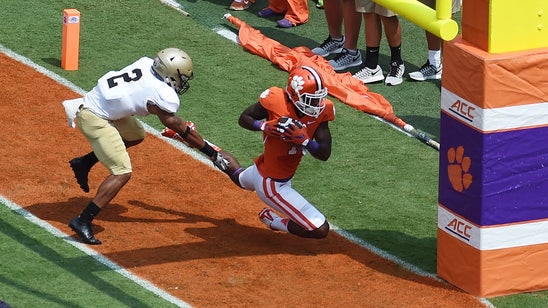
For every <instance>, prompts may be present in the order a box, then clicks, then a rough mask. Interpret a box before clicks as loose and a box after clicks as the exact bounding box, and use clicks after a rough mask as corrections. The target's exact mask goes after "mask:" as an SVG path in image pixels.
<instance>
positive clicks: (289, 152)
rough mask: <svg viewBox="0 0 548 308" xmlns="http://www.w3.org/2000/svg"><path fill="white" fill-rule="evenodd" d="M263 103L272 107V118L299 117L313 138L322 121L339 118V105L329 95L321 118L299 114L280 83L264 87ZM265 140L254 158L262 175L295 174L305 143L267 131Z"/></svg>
mask: <svg viewBox="0 0 548 308" xmlns="http://www.w3.org/2000/svg"><path fill="white" fill-rule="evenodd" d="M259 103H260V104H261V105H262V106H263V107H264V108H265V109H266V110H268V119H267V120H268V121H270V120H274V119H278V118H280V117H282V116H288V117H291V118H293V119H298V120H299V121H301V122H302V123H303V124H305V125H306V132H307V133H308V136H310V138H313V136H314V133H315V132H316V129H317V128H318V125H320V123H322V122H325V121H333V120H334V119H335V106H334V105H333V102H332V101H330V100H328V99H326V101H325V109H324V110H323V112H322V113H321V114H320V116H319V117H318V118H313V117H310V116H307V115H305V116H304V117H302V118H299V117H298V115H297V112H296V111H295V106H294V105H293V103H292V102H291V100H290V99H289V97H288V96H287V95H286V93H285V89H282V88H279V87H271V88H269V89H267V90H266V91H264V92H263V93H262V94H261V96H260V98H259ZM263 143H264V152H263V154H262V155H261V156H259V157H257V158H255V160H254V161H255V164H256V165H257V169H258V170H259V172H260V173H261V175H262V176H263V177H265V178H266V177H269V178H273V179H278V180H285V179H289V178H291V177H292V176H293V175H294V174H295V172H296V171H297V168H298V167H299V163H300V162H301V159H302V157H303V155H304V153H305V152H304V149H303V147H302V146H299V145H295V144H292V143H290V142H287V141H284V140H282V139H280V138H276V137H272V136H267V135H266V134H264V133H263Z"/></svg>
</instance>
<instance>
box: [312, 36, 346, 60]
mask: <svg viewBox="0 0 548 308" xmlns="http://www.w3.org/2000/svg"><path fill="white" fill-rule="evenodd" d="M343 48H344V36H343V37H342V38H341V39H340V40H334V39H332V38H331V35H330V36H328V37H327V38H326V39H325V41H323V43H322V44H321V45H320V46H319V47H316V48H314V49H312V52H313V53H315V54H317V55H318V56H322V57H327V56H329V55H330V54H334V53H340V52H341V51H342V50H343Z"/></svg>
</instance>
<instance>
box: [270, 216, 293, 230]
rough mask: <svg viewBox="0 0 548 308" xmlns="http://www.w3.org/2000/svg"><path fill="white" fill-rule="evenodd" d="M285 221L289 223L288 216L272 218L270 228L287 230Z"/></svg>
mask: <svg viewBox="0 0 548 308" xmlns="http://www.w3.org/2000/svg"><path fill="white" fill-rule="evenodd" d="M287 223H289V218H281V217H278V218H274V220H273V221H272V223H271V224H270V228H271V229H273V230H279V231H284V232H288V231H287Z"/></svg>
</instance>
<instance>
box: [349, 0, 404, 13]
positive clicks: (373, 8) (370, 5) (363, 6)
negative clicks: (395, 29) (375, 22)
mask: <svg viewBox="0 0 548 308" xmlns="http://www.w3.org/2000/svg"><path fill="white" fill-rule="evenodd" d="M356 11H357V12H360V13H376V14H377V15H380V16H385V17H392V16H396V15H397V14H396V13H395V12H393V11H391V10H389V9H387V8H385V7H384V6H380V5H378V4H377V3H375V2H373V0H356Z"/></svg>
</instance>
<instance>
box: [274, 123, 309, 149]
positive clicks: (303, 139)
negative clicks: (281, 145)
mask: <svg viewBox="0 0 548 308" xmlns="http://www.w3.org/2000/svg"><path fill="white" fill-rule="evenodd" d="M280 119H281V118H280ZM278 125H280V126H282V127H283V128H284V132H283V134H282V139H283V140H285V141H288V142H291V143H294V144H297V145H302V146H306V145H307V144H308V142H309V141H310V137H309V136H308V132H307V131H306V125H304V124H303V123H301V121H299V120H296V119H292V118H288V120H285V121H283V122H282V123H280V124H278Z"/></svg>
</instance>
